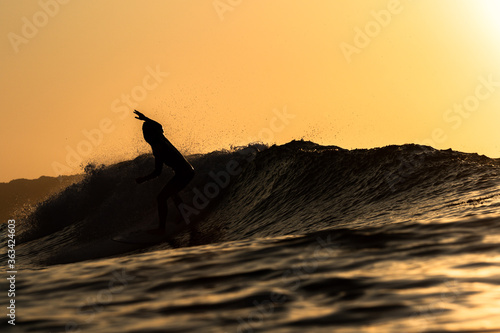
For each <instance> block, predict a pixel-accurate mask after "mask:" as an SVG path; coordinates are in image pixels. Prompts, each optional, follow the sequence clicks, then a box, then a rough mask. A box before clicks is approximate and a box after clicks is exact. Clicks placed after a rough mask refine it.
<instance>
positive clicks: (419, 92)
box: [0, 0, 500, 182]
mask: <svg viewBox="0 0 500 333" xmlns="http://www.w3.org/2000/svg"><path fill="white" fill-rule="evenodd" d="M0 16H1V17H0V36H1V39H0V49H1V52H0V70H1V73H2V75H1V77H0V91H1V98H0V108H1V110H2V120H1V123H0V139H1V142H2V145H1V151H0V155H1V158H2V163H1V164H0V181H1V182H5V181H9V180H11V179H15V178H38V177H39V176H41V175H47V176H57V175H58V174H61V173H62V174H75V173H79V172H81V168H80V165H85V164H86V163H88V162H96V163H112V162H116V161H120V160H125V159H130V158H133V157H135V156H137V155H138V154H140V153H143V152H147V151H148V146H147V144H146V143H144V141H143V139H142V134H141V122H139V121H138V120H136V119H134V116H133V114H132V111H133V108H134V107H135V108H137V109H138V110H140V111H142V112H144V113H145V114H146V115H147V116H150V117H151V118H153V119H155V120H157V121H159V122H161V123H162V124H163V126H164V129H165V134H166V136H167V137H168V138H169V139H170V140H171V141H172V143H174V145H176V146H177V147H179V149H180V150H181V151H182V152H184V153H187V154H189V153H203V152H209V151H212V150H216V149H222V148H229V147H230V146H231V145H242V144H246V143H248V142H251V141H259V140H261V141H265V142H268V143H278V144H283V143H286V142H288V141H290V140H293V139H302V138H303V139H307V140H312V141H315V142H317V143H320V144H325V145H337V146H341V147H343V148H350V149H353V148H371V147H380V146H385V145H390V144H405V143H425V144H429V145H432V146H434V147H435V148H439V149H447V148H452V149H455V150H460V151H466V152H477V153H480V154H485V155H488V156H490V157H500V130H499V126H500V1H495V0H474V1H472V0H467V1H465V0H418V1H416V0H413V1H412V0H401V1H397V0H371V1H351V0H335V1H334V0H331V1H327V0H321V1H320V0H307V1H306V0H303V1H297V0H273V1H269V0H251V1H250V0H216V1H214V0H168V1H166V0H154V1H153V0H148V1H139V0H107V1H102V0H64V1H63V0H59V1H58V0H41V1H28V0H23V1H15V0H0ZM167 73H168V74H167Z"/></svg>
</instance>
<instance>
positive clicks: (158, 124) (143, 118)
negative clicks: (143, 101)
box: [134, 110, 161, 127]
mask: <svg viewBox="0 0 500 333" xmlns="http://www.w3.org/2000/svg"><path fill="white" fill-rule="evenodd" d="M134 113H135V114H136V117H135V119H139V120H143V121H148V122H151V123H155V124H156V125H157V126H159V127H161V124H160V123H159V122H157V121H154V120H153V119H151V118H148V117H146V116H145V115H144V113H142V112H139V111H137V110H134Z"/></svg>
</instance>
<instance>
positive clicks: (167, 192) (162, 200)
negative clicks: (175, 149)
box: [157, 170, 194, 229]
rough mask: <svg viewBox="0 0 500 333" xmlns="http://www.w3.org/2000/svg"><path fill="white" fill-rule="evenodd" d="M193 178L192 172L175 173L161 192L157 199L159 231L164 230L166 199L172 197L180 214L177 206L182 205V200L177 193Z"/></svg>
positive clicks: (166, 208) (166, 212) (166, 210)
mask: <svg viewBox="0 0 500 333" xmlns="http://www.w3.org/2000/svg"><path fill="white" fill-rule="evenodd" d="M193 177H194V172H193V171H192V170H191V171H189V172H177V173H176V174H175V176H174V178H172V179H171V180H170V181H169V182H168V183H167V185H165V187H164V188H163V189H162V190H161V192H160V194H159V195H158V198H157V200H158V218H159V227H160V228H161V229H164V228H165V225H166V223H167V215H168V203H167V200H168V198H170V197H172V199H173V200H174V203H175V207H177V209H178V210H179V213H181V211H180V209H179V206H180V205H181V204H182V199H181V198H180V197H179V192H180V191H181V190H182V189H183V188H184V187H186V186H187V184H188V183H189V182H190V181H191V179H193Z"/></svg>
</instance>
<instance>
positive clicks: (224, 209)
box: [0, 143, 500, 333]
mask: <svg viewBox="0 0 500 333" xmlns="http://www.w3.org/2000/svg"><path fill="white" fill-rule="evenodd" d="M294 145H299V147H296V146H293V145H292V146H290V145H288V146H281V147H271V148H269V149H267V150H263V151H261V152H259V153H257V154H256V157H255V159H252V160H249V161H248V162H247V163H248V164H245V166H244V169H243V170H242V173H241V174H240V175H239V176H238V178H237V179H235V180H234V181H233V182H232V184H231V186H230V187H229V188H228V189H227V191H226V192H224V194H223V197H222V198H221V199H220V200H219V201H218V202H217V203H215V204H214V205H213V206H210V211H209V213H207V214H206V215H205V216H204V217H203V222H202V224H201V225H200V230H199V231H200V233H199V234H196V235H191V237H192V239H191V241H190V242H188V243H185V244H184V243H183V242H184V241H185V239H184V238H183V239H181V240H179V242H180V245H179V246H180V247H179V248H175V249H172V248H171V247H170V246H169V245H165V244H163V245H157V246H154V247H149V248H141V249H135V250H131V249H125V248H120V247H119V245H118V244H117V245H116V247H114V246H112V247H111V248H110V247H109V246H110V245H109V244H112V243H108V242H107V241H106V239H108V238H109V237H104V236H103V235H104V234H105V232H104V231H103V233H102V234H100V233H94V234H93V235H92V238H91V239H89V237H87V235H88V232H83V231H87V230H88V229H87V227H88V225H89V224H92V221H93V219H95V218H97V219H99V215H98V214H96V213H93V214H92V216H93V217H92V218H90V217H89V216H85V217H84V219H83V220H82V221H83V222H78V223H69V224H68V225H66V226H60V227H61V228H59V230H57V231H51V232H50V233H45V235H43V234H40V235H38V236H33V233H31V234H29V235H30V236H29V237H28V236H26V239H25V240H24V242H23V244H21V245H19V246H18V252H19V259H18V260H19V261H20V262H19V265H21V266H22V268H20V269H19V270H20V272H19V276H18V278H19V279H18V281H17V287H18V289H19V292H18V293H17V297H16V301H17V308H18V312H17V314H18V325H16V328H14V329H13V328H12V327H10V325H7V324H6V323H5V321H4V322H2V324H1V325H2V326H0V327H1V329H2V332H4V331H12V332H103V333H104V332H116V333H118V332H498V331H500V286H499V285H500V255H499V254H500V253H499V252H500V214H499V213H498V208H499V206H500V200H499V198H500V196H499V194H500V192H499V189H498V182H497V180H496V176H497V173H498V170H499V167H498V162H497V161H496V160H489V159H486V158H483V157H478V156H477V155H475V156H473V155H466V154H462V155H461V154H459V153H455V152H437V151H430V150H428V149H427V148H419V147H398V148H385V149H386V151H383V150H382V151H381V150H378V151H377V150H370V151H361V152H360V151H352V152H348V151H343V150H338V149H337V148H327V147H321V146H311V145H309V144H297V143H295V144H294ZM304 145H305V146H304ZM416 153H418V154H422V153H424V154H426V157H425V163H423V164H419V165H417V166H415V164H413V165H414V168H413V170H411V173H410V172H406V171H405V172H404V173H403V172H401V164H398V163H394V161H397V160H398V159H399V160H400V161H404V160H405V159H406V160H408V158H409V157H410V158H414V157H411V156H414V154H416ZM224 156H225V157H224V158H221V161H222V165H224V163H225V161H227V160H228V159H227V158H234V156H232V155H230V153H228V155H224ZM204 158H205V159H206V158H207V157H204ZM218 158H220V156H219V157H218ZM308 159H309V160H308ZM145 161H146V160H144V161H143V160H136V161H135V162H134V163H138V162H140V163H143V162H144V163H146V162H145ZM311 161H313V162H315V163H316V164H317V163H318V161H325V164H326V162H328V163H329V164H330V169H329V170H328V171H329V172H330V174H331V176H328V177H330V178H328V177H327V176H326V175H328V174H329V173H326V172H325V173H324V174H321V173H316V174H314V175H312V176H311V177H313V178H314V177H316V178H317V179H316V180H317V181H316V182H315V183H314V182H313V180H312V179H313V178H309V179H308V182H309V183H311V184H312V185H311V186H313V185H314V186H315V187H317V188H318V191H319V190H320V191H319V192H314V191H312V190H311V188H312V187H306V185H304V184H301V183H300V176H301V175H302V176H303V175H304V174H305V171H301V168H300V166H301V165H303V164H304V165H306V166H307V164H308V163H311ZM373 161H379V164H380V165H384V167H383V168H380V165H370V166H369V167H367V168H365V169H366V171H365V172H364V173H360V172H358V171H357V169H362V168H363V167H364V166H367V163H368V162H369V164H370V163H371V164H373ZM193 162H194V164H196V162H197V160H194V161H193ZM203 163H206V160H198V170H200V169H203V168H202V165H203ZM334 163H337V164H334ZM342 163H347V164H349V165H350V166H351V167H350V169H346V168H345V166H344V165H343V164H342ZM242 165H243V162H242ZM442 165H448V168H447V169H446V168H445V169H443V168H441V169H439V166H442ZM389 166H392V167H393V169H392V170H391V171H390V173H389V175H394V174H397V175H398V176H399V177H402V178H404V179H403V180H399V181H398V182H395V183H392V184H386V183H387V182H386V181H384V179H387V178H385V175H386V173H384V170H388V168H389ZM195 167H196V165H195ZM213 167H214V166H213V164H210V168H207V169H205V170H206V172H207V173H208V172H209V171H208V170H211V168H213ZM323 167H324V165H323ZM432 168H435V169H433V170H434V171H433V172H434V173H433V172H431V169H432ZM217 170H218V169H217ZM291 170H295V171H294V173H292V171H291ZM304 170H306V169H304ZM335 170H343V171H342V172H343V174H342V175H338V174H337V175H334V174H333V171H335ZM398 170H399V171H398ZM436 170H441V171H439V172H438V171H436ZM102 172H105V170H104V171H102ZM104 175H105V174H104ZM122 176H123V174H122ZM94 177H95V176H94ZM101 177H104V176H102V175H101ZM104 178H105V177H104ZM98 179H99V181H100V182H102V181H103V179H102V178H98ZM263 179H269V181H268V182H267V183H265V182H263ZM381 179H382V181H380V180H381ZM277 180H279V181H277ZM318 180H321V182H318ZM92 181H94V182H95V181H96V180H95V179H94V180H91V182H90V183H92ZM252 181H253V183H252ZM199 184H203V181H198V182H196V184H195V186H199ZM390 185H392V186H390ZM243 189H245V190H243ZM302 189H305V190H307V191H304V192H303V193H302V192H301V190H302ZM325 189H330V191H329V192H327V191H326V190H325ZM342 189H343V191H342ZM347 189H349V191H347ZM264 190H266V191H267V192H264ZM85 191H86V189H85V187H83V188H79V189H78V193H79V195H82V196H83V195H85ZM112 192H113V190H111V191H110V193H112ZM70 195H72V194H71V192H67V193H63V194H61V196H63V197H64V196H70ZM112 197H113V195H110V196H109V198H105V200H107V202H108V205H110V206H112V205H113V203H112V202H113V201H112V200H113V199H112ZM54 200H55V201H57V200H62V198H61V197H59V198H58V199H53V201H52V202H51V203H47V204H46V208H45V209H48V208H47V207H49V206H50V205H55V203H54ZM284 200H286V202H285V201H284ZM280 202H283V204H281V205H278V204H279V203H280ZM290 203H291V204H293V205H291V204H290ZM289 204H290V205H289ZM294 205H295V206H294ZM101 210H105V209H103V208H102V207H101ZM290 212H292V213H293V214H290ZM96 216H97V217H96ZM38 218H39V219H40V218H43V215H41V213H39V215H38ZM110 223H111V224H112V222H110ZM94 227H95V226H94ZM106 232H108V231H106ZM27 235H28V234H27ZM108 236H109V234H108ZM208 236H211V238H207V237H208ZM196 237H199V239H197V240H196ZM188 238H189V237H188ZM207 239H209V240H208V241H207ZM197 243H198V244H201V245H196V244H197ZM92 247H94V250H95V251H93V252H92V251H90V250H91V248H92ZM77 253H79V256H77ZM96 253H97V254H98V253H102V254H103V255H102V256H99V255H97V256H96ZM103 256H104V257H103ZM109 256H111V257H109ZM0 287H1V288H2V289H3V290H5V289H6V288H7V285H6V283H5V282H2V284H1V286H0Z"/></svg>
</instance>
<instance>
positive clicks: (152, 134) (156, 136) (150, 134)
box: [142, 121, 163, 144]
mask: <svg viewBox="0 0 500 333" xmlns="http://www.w3.org/2000/svg"><path fill="white" fill-rule="evenodd" d="M142 134H143V135H144V140H146V142H147V143H149V144H153V143H155V142H158V141H160V140H161V139H162V138H163V127H161V125H160V124H158V123H156V122H152V121H145V122H144V124H142Z"/></svg>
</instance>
